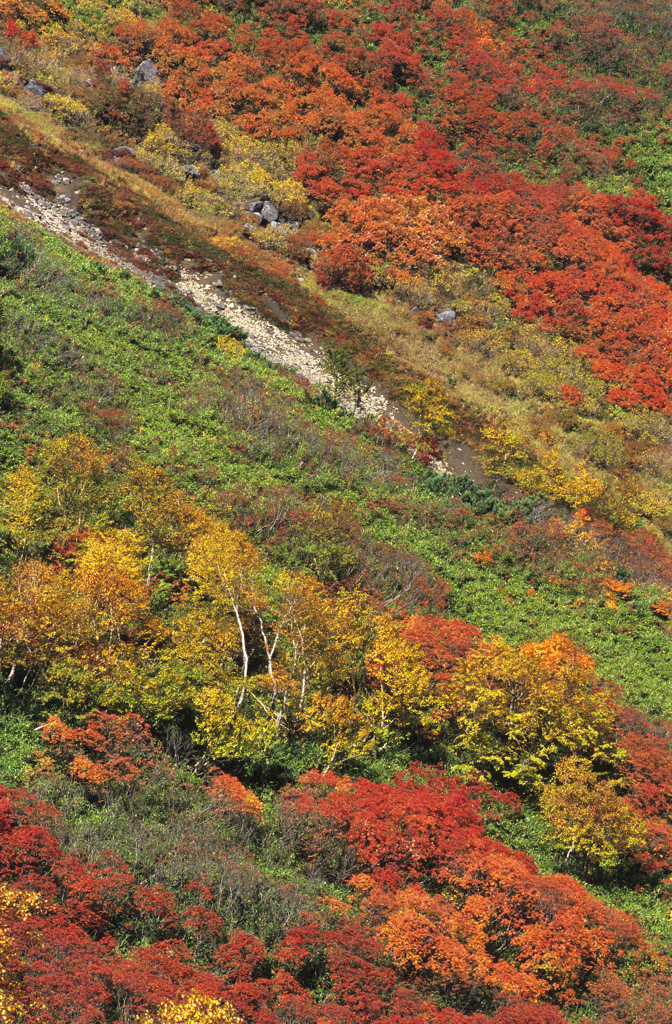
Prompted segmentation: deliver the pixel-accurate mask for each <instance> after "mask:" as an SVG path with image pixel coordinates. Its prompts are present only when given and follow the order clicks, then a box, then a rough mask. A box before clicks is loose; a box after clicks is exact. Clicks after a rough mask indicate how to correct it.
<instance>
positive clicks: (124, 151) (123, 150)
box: [112, 146, 135, 156]
mask: <svg viewBox="0 0 672 1024" xmlns="http://www.w3.org/2000/svg"><path fill="white" fill-rule="evenodd" d="M112 152H113V153H114V154H115V156H135V150H134V149H133V147H132V146H115V147H114V149H113V150H112Z"/></svg>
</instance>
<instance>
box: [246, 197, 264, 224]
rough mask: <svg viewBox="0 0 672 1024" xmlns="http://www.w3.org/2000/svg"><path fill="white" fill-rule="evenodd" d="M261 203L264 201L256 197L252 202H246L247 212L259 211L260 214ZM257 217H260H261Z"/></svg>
mask: <svg viewBox="0 0 672 1024" xmlns="http://www.w3.org/2000/svg"><path fill="white" fill-rule="evenodd" d="M263 205H264V202H263V200H262V199H258V200H256V201H255V202H254V203H248V204H247V212H248V213H259V214H260V213H261V208H262V206H263ZM259 219H261V217H260V218H259Z"/></svg>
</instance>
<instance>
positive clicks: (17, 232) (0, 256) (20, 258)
mask: <svg viewBox="0 0 672 1024" xmlns="http://www.w3.org/2000/svg"><path fill="white" fill-rule="evenodd" d="M35 255H36V253H35V246H34V245H33V243H32V241H31V240H30V238H29V237H28V236H27V235H26V233H25V232H23V231H22V230H21V229H20V228H16V227H13V226H7V227H4V226H2V227H0V277H7V278H13V277H18V275H19V274H20V273H21V271H22V270H25V268H26V267H28V266H30V264H31V263H32V262H33V260H34V259H35Z"/></svg>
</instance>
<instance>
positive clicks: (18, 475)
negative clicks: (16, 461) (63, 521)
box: [2, 466, 49, 551]
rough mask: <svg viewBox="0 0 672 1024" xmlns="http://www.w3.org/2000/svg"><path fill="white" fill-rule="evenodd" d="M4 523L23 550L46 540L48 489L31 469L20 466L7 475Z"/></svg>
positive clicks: (4, 495)
mask: <svg viewBox="0 0 672 1024" xmlns="http://www.w3.org/2000/svg"><path fill="white" fill-rule="evenodd" d="M2 520H3V525H4V527H5V529H6V530H7V532H8V533H9V535H10V536H11V538H12V540H13V541H14V544H15V545H16V546H17V547H18V548H19V549H20V550H21V551H23V550H25V548H26V546H27V545H28V544H31V543H34V542H35V541H37V540H42V539H43V538H44V531H45V527H46V525H47V523H48V520H49V517H48V515H47V510H46V507H45V489H44V484H43V482H42V480H41V479H40V477H39V475H38V473H37V471H36V470H35V469H34V468H33V467H32V466H20V467H19V468H18V469H17V470H15V471H14V472H13V473H8V474H7V477H6V480H5V488H4V494H3V502H2Z"/></svg>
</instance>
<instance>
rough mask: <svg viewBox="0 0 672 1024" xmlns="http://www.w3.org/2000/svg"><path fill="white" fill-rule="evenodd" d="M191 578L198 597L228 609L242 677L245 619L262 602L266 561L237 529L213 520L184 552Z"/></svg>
mask: <svg viewBox="0 0 672 1024" xmlns="http://www.w3.org/2000/svg"><path fill="white" fill-rule="evenodd" d="M187 567H188V569H189V573H190V575H191V578H192V579H193V580H194V581H195V582H196V584H197V585H198V594H199V596H202V597H206V598H210V599H211V600H212V601H213V602H214V603H215V606H216V608H217V610H218V612H219V613H220V614H221V613H224V612H231V613H232V614H233V616H234V618H235V621H236V625H237V628H238V637H239V641H240V654H241V658H242V664H243V676H244V677H245V678H247V675H248V673H249V661H250V652H249V650H248V641H247V637H246V633H245V620H247V619H249V617H250V616H251V615H254V614H255V613H256V611H257V610H258V609H259V608H260V607H261V606H262V605H263V604H264V594H263V589H262V582H263V581H262V577H263V574H264V572H265V570H266V561H265V559H264V557H263V555H262V554H261V552H260V551H259V549H258V548H256V547H255V546H254V544H252V543H251V542H250V541H249V540H248V539H247V537H246V536H245V534H244V533H242V532H241V531H240V530H232V529H231V527H229V526H227V525H226V524H225V523H215V524H213V525H212V526H211V527H210V529H208V530H206V531H205V532H204V533H202V534H200V535H199V536H198V537H196V538H195V539H194V540H193V541H192V543H191V545H190V547H189V552H188V555H187Z"/></svg>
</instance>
